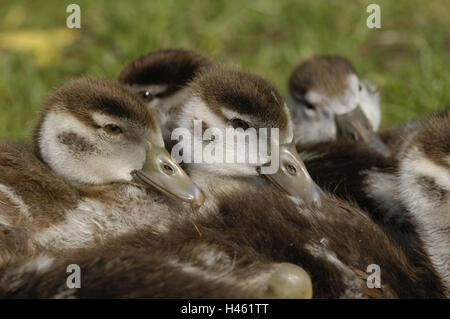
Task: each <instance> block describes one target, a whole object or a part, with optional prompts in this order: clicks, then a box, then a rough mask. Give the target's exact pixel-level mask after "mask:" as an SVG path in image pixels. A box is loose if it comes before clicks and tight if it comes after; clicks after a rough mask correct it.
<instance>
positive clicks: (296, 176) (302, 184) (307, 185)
mask: <svg viewBox="0 0 450 319" xmlns="http://www.w3.org/2000/svg"><path fill="white" fill-rule="evenodd" d="M279 153H280V154H279V155H280V161H279V165H280V166H279V169H278V171H277V172H276V173H274V174H266V175H263V176H264V177H266V178H268V179H269V180H270V181H271V182H272V183H273V184H274V185H276V186H277V187H278V188H280V189H281V190H283V191H285V192H286V193H288V194H289V195H291V196H293V197H295V198H296V199H298V200H300V201H301V202H304V203H307V204H309V205H313V206H316V207H319V206H320V205H321V198H322V196H323V195H324V193H323V191H322V189H321V188H320V187H319V186H318V185H317V184H316V183H315V182H314V181H313V179H312V178H311V176H310V175H309V173H308V170H307V169H306V167H305V164H304V163H303V161H302V160H301V158H300V156H299V155H298V153H297V150H296V148H295V144H294V142H292V143H289V144H283V145H280V148H279Z"/></svg>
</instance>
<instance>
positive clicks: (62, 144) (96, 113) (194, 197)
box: [34, 79, 203, 202]
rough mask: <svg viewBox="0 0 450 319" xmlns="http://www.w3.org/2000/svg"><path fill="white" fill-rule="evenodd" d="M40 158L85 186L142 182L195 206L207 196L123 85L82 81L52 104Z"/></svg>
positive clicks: (37, 137)
mask: <svg viewBox="0 0 450 319" xmlns="http://www.w3.org/2000/svg"><path fill="white" fill-rule="evenodd" d="M34 145H35V149H36V154H37V155H38V157H40V158H41V159H42V160H43V161H44V162H45V163H46V164H47V165H48V166H49V167H50V168H51V169H52V170H53V171H54V172H56V173H57V174H59V175H60V176H62V177H64V178H65V179H67V180H69V181H71V182H73V183H75V184H80V185H86V184H96V185H98V184H109V183H131V182H136V181H138V182H140V183H141V184H144V185H146V186H152V187H154V188H156V189H158V190H160V191H162V192H164V193H168V194H171V195H174V196H176V197H178V198H180V199H182V200H185V201H190V202H202V196H203V195H202V194H201V191H200V190H199V189H198V187H197V186H196V185H195V184H193V183H192V181H191V180H190V178H189V177H188V176H187V175H186V173H185V172H184V171H183V170H182V169H181V168H180V167H179V166H178V164H177V163H176V162H175V161H174V160H173V159H172V158H171V156H170V155H169V154H168V153H167V151H165V149H164V142H163V139H162V136H161V132H160V129H159V126H158V123H157V121H156V119H155V117H154V116H153V115H152V113H151V112H150V111H149V110H148V109H147V108H146V107H145V105H143V103H142V101H141V100H140V99H139V98H138V97H136V96H135V95H134V94H132V93H130V92H129V91H128V90H126V89H124V88H123V87H122V86H121V85H120V84H118V83H115V82H110V81H104V80H94V79H82V80H76V81H73V82H71V83H69V84H67V85H65V86H63V87H62V88H60V89H58V90H57V91H56V92H55V93H54V94H53V95H52V96H51V97H50V98H49V99H48V100H47V103H46V105H45V108H44V109H43V111H42V113H41V117H40V120H39V122H38V125H37V127H36V129H35V132H34Z"/></svg>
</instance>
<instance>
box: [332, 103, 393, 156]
mask: <svg viewBox="0 0 450 319" xmlns="http://www.w3.org/2000/svg"><path fill="white" fill-rule="evenodd" d="M335 122H336V127H337V138H338V139H342V140H347V141H354V142H362V143H365V144H367V145H368V146H369V147H370V148H371V149H372V150H374V151H376V152H378V153H380V154H382V155H384V156H386V157H388V156H390V155H391V152H390V150H389V148H388V147H387V146H386V144H384V143H383V141H382V140H381V139H380V138H379V137H378V135H377V134H376V132H374V130H373V128H372V125H371V124H370V122H369V120H368V119H367V117H366V116H365V115H364V113H363V111H362V110H361V108H360V107H359V106H358V107H356V108H355V109H354V110H353V111H351V112H348V113H344V114H339V115H336V116H335Z"/></svg>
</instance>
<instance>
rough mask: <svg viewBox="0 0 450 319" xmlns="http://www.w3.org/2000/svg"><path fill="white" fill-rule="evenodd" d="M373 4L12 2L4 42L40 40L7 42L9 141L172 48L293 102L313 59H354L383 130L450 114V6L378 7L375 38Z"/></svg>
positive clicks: (2, 46) (3, 102)
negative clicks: (87, 85)
mask: <svg viewBox="0 0 450 319" xmlns="http://www.w3.org/2000/svg"><path fill="white" fill-rule="evenodd" d="M372 2H374V1H342V0H331V1H321V0H311V1H300V0H287V1H275V0H264V1H243V0H215V1H205V0H190V1H182V0H164V1H158V0H142V1H87V0H86V1H84V0H83V1H82V0H70V1H61V0H52V1H21V0H2V2H1V4H0V39H1V38H2V37H3V39H5V38H8V37H9V39H10V38H11V37H12V38H13V39H14V38H19V35H17V32H19V33H20V32H23V31H24V30H25V31H30V30H31V31H37V32H40V33H38V34H34V33H31V34H29V33H26V34H25V35H23V34H22V35H20V36H21V37H23V39H24V40H23V41H22V42H21V43H20V44H19V46H22V47H23V49H17V48H16V49H14V48H11V47H8V43H7V41H6V40H4V41H3V43H2V42H1V41H0V137H1V138H13V139H24V138H27V137H28V136H29V135H30V132H31V130H32V126H33V124H34V121H35V119H36V113H37V112H38V111H39V109H40V106H41V105H42V101H43V100H44V99H45V97H46V96H47V95H48V94H49V93H50V92H51V91H52V90H53V89H54V88H56V87H58V86H60V85H61V84H63V83H64V82H66V81H68V80H69V79H73V78H77V77H81V76H94V77H102V78H110V79H112V78H115V77H116V76H117V74H118V73H119V71H120V69H121V67H122V66H123V65H124V63H126V62H127V61H130V60H131V59H133V58H135V57H137V56H139V55H141V54H144V53H146V52H148V51H151V50H155V49H159V48H169V47H184V48H190V49H194V50H197V51H199V52H202V53H203V54H205V55H207V56H209V57H210V58H212V59H213V60H215V61H216V62H218V63H221V64H224V65H227V66H232V67H239V68H243V69H245V70H248V71H251V72H254V73H257V74H259V75H261V76H263V77H265V78H266V79H268V80H270V81H271V82H272V83H274V84H275V85H276V86H277V87H278V88H279V89H280V91H281V92H282V93H285V92H286V82H287V79H288V77H289V75H290V72H291V71H292V69H293V68H294V67H295V66H296V65H297V64H298V63H299V62H300V61H301V60H302V59H305V58H307V57H309V56H311V55H313V54H321V53H333V54H340V55H343V56H345V57H347V58H349V59H350V60H351V61H352V62H353V63H354V65H355V66H356V69H357V70H358V72H359V73H360V74H361V75H363V76H364V77H365V78H368V79H369V80H371V81H372V82H374V83H375V84H376V85H377V86H378V88H379V90H380V91H381V98H382V100H381V101H382V109H383V122H382V125H383V126H384V127H386V126H390V125H394V124H396V123H400V122H403V121H405V120H408V119H411V118H414V117H417V116H419V115H421V114H424V113H429V112H432V111H437V110H442V109H444V108H449V107H450V103H449V102H450V91H449V90H447V88H448V87H449V84H450V76H449V75H450V71H449V65H450V63H449V61H450V19H449V16H450V2H449V1H448V0H441V1H422V0H401V1H377V2H376V3H377V4H379V5H380V6H381V26H382V27H381V29H368V28H367V27H366V19H367V17H368V15H369V13H367V12H366V7H367V5H368V4H369V3H372ZM70 3H77V4H79V5H80V7H81V23H82V27H81V29H79V30H75V29H72V30H69V29H66V28H65V25H66V18H67V16H68V15H69V13H66V7H67V5H68V4H70ZM60 29H65V30H64V32H63V33H62V35H61V32H60V33H58V32H59V31H55V30H60ZM69 33H71V34H70V38H71V40H70V41H62V40H61V39H59V38H61V37H64V34H65V35H66V36H69ZM58 37H59V38H58ZM38 39H39V40H38ZM9 41H11V40H9ZM34 42H37V45H38V46H39V47H38V49H36V48H35V49H30V48H29V47H28V44H29V46H33V45H34V44H33V43H34ZM33 50H34V51H33ZM49 53H51V54H49Z"/></svg>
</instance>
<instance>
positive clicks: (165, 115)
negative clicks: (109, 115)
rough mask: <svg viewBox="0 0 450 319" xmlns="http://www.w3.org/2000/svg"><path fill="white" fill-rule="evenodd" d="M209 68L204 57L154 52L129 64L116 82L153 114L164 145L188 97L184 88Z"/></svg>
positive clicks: (187, 52) (171, 51)
mask: <svg viewBox="0 0 450 319" xmlns="http://www.w3.org/2000/svg"><path fill="white" fill-rule="evenodd" d="M212 65H213V63H212V61H210V60H209V59H208V58H207V57H205V56H203V55H201V54H199V53H197V52H194V51H191V50H185V49H165V50H157V51H153V52H150V53H148V54H146V55H143V56H141V57H139V58H137V59H135V60H133V61H132V62H130V63H128V64H127V65H126V66H125V67H124V68H123V69H122V71H121V72H120V74H119V77H118V81H119V82H120V83H123V84H124V85H125V86H126V87H127V88H128V89H130V90H131V91H132V92H134V93H136V94H138V96H140V97H141V99H142V100H143V101H144V102H145V104H146V105H147V106H148V107H149V108H150V109H151V110H152V112H153V113H154V114H155V115H156V117H157V118H158V121H159V124H160V127H161V131H162V133H163V137H164V141H165V142H166V143H167V142H169V141H170V133H171V132H172V130H173V129H174V128H175V126H174V123H173V118H174V116H175V115H176V113H177V112H178V111H179V108H180V107H181V105H182V104H183V103H184V102H185V100H186V99H187V97H188V95H189V93H188V92H187V90H186V85H187V84H188V83H189V82H190V81H191V80H192V79H193V78H194V77H195V75H196V74H197V73H198V72H200V71H201V70H202V69H204V68H208V67H210V66H212Z"/></svg>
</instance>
